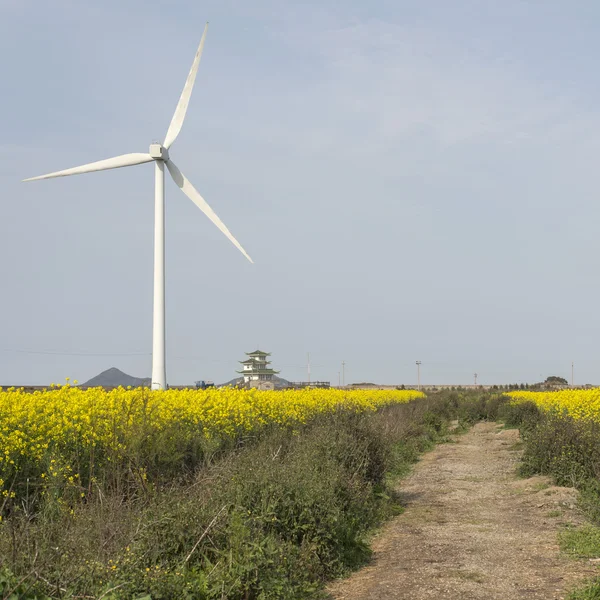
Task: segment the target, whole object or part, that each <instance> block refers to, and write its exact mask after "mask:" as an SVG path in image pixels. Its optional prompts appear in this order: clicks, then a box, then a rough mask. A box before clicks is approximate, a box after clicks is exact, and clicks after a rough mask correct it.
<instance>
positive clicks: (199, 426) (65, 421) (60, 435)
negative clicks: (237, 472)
mask: <svg viewBox="0 0 600 600" xmlns="http://www.w3.org/2000/svg"><path fill="white" fill-rule="evenodd" d="M421 396H423V394H422V393H420V392H415V391H412V390H406V391H404V390H389V391H388V390H352V391H344V390H337V389H302V390H286V391H258V390H241V389H235V388H220V389H208V390H193V389H186V390H167V391H149V390H140V389H124V388H118V389H115V390H112V391H105V390H104V389H102V388H93V389H88V390H81V389H79V388H77V387H73V386H70V385H65V386H60V387H53V388H51V389H47V390H44V391H37V392H33V393H27V392H25V391H24V390H22V389H14V388H11V389H7V390H2V389H1V388H0V491H1V490H3V493H4V495H7V494H10V493H11V492H10V491H9V490H10V486H11V481H12V480H18V481H20V480H22V479H23V477H24V476H25V475H27V477H29V474H30V475H31V476H32V477H35V478H39V477H42V478H45V477H47V478H50V479H52V477H55V478H56V477H59V476H60V478H62V479H68V480H70V481H71V482H73V481H76V478H77V477H83V476H87V477H88V478H89V477H91V476H92V473H91V472H90V470H91V468H92V467H91V466H90V465H91V464H92V463H95V464H98V461H100V460H103V461H104V462H105V464H106V461H109V462H110V461H112V463H113V464H114V463H115V462H118V461H123V460H124V459H127V460H129V461H130V462H135V458H136V456H139V453H140V452H145V453H146V454H145V455H144V456H145V458H147V456H148V451H147V448H148V446H150V445H151V444H152V443H153V440H154V443H155V445H156V444H159V445H160V446H161V449H160V450H159V452H160V451H162V450H163V449H164V448H163V447H164V446H168V448H167V450H169V451H171V450H172V449H173V448H175V450H176V451H178V452H180V453H184V452H186V451H188V448H189V447H190V446H193V444H194V443H197V441H198V440H199V439H200V440H208V441H210V440H223V439H232V438H233V439H235V438H238V437H240V436H244V435H250V434H253V433H256V432H258V431H259V430H260V429H262V428H264V427H265V426H270V425H271V426H294V425H299V424H302V423H306V422H307V421H309V420H310V419H311V418H313V417H315V416H316V415H319V414H321V413H327V412H332V411H334V410H336V409H338V408H339V407H344V408H346V409H349V410H352V411H357V412H363V411H374V410H377V409H378V408H380V407H383V406H386V405H389V404H394V403H404V402H408V401H410V400H412V399H415V398H418V397H421ZM156 440H159V441H158V442H156ZM215 443H217V442H215ZM186 444H188V446H186ZM182 448H183V449H184V450H182ZM167 450H165V452H166V451H167ZM136 453H137V454H136ZM139 462H142V463H143V462H145V461H138V463H139ZM155 462H156V461H155ZM82 465H83V466H82ZM92 466H93V464H92ZM84 467H85V468H84ZM82 474H83V475H82ZM11 478H12V480H11ZM0 504H1V502H0Z"/></svg>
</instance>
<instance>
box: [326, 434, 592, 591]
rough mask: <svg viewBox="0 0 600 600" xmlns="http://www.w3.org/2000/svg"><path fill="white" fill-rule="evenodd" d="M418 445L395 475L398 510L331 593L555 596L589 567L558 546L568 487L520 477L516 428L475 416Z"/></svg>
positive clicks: (571, 499) (571, 507)
mask: <svg viewBox="0 0 600 600" xmlns="http://www.w3.org/2000/svg"><path fill="white" fill-rule="evenodd" d="M456 442H457V443H451V444H442V445H440V446H438V447H437V448H436V449H435V450H433V451H432V452H430V453H428V454H426V455H425V456H424V457H423V460H421V461H420V462H419V463H418V464H417V465H416V467H415V470H414V472H413V473H412V474H411V475H410V476H409V477H408V478H407V479H405V480H403V481H402V482H401V484H400V492H401V494H402V496H403V499H404V503H405V504H406V511H405V512H404V513H403V514H402V515H400V516H399V517H397V518H396V519H394V520H393V521H392V522H390V523H389V524H388V525H387V526H386V527H385V528H384V529H383V530H382V532H381V533H380V534H379V535H378V536H377V538H376V539H375V541H374V544H373V546H374V550H375V553H374V557H373V561H372V563H371V564H370V565H369V566H367V567H366V568H364V569H362V570H361V571H358V572H357V573H355V574H354V575H353V576H351V577H350V578H349V579H346V580H343V581H339V582H335V583H334V584H332V585H331V586H330V588H329V591H330V593H331V594H332V597H333V598H335V599H336V600H367V599H381V600H385V599H387V598H389V599H391V600H395V599H400V598H402V599H404V598H406V599H410V600H422V599H425V598H427V599H431V598H435V599H452V600H475V599H477V600H479V599H485V600H496V599H497V600H500V599H501V600H513V599H514V600H516V599H523V598H527V599H532V600H538V599H539V600H557V599H561V598H564V597H565V594H566V592H568V591H570V590H572V589H573V587H575V586H576V585H578V584H580V582H581V581H582V580H583V579H586V578H589V577H591V576H593V575H595V574H597V570H596V569H595V568H594V567H593V566H592V565H590V563H586V562H584V561H574V560H570V559H567V558H564V557H562V556H560V555H559V552H558V546H557V543H556V534H557V531H558V529H559V527H560V524H561V523H565V522H567V521H568V522H571V523H577V522H578V520H579V517H578V515H577V512H576V510H575V493H574V491H573V490H570V489H567V488H558V487H554V486H550V485H549V483H548V480H547V479H546V478H542V477H533V478H531V479H527V480H524V479H518V478H517V477H516V475H515V468H516V465H517V462H518V460H519V454H520V452H519V450H518V449H517V447H518V444H517V442H518V432H517V431H514V430H503V429H500V428H499V427H498V426H497V425H496V424H493V423H481V424H479V425H476V426H475V427H474V428H473V429H472V430H471V431H470V432H468V433H467V434H465V435H463V436H458V437H457V438H456Z"/></svg>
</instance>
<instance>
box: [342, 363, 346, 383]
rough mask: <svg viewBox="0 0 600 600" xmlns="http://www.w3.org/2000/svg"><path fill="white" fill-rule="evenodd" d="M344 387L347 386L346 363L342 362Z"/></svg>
mask: <svg viewBox="0 0 600 600" xmlns="http://www.w3.org/2000/svg"><path fill="white" fill-rule="evenodd" d="M342 385H346V362H345V361H342Z"/></svg>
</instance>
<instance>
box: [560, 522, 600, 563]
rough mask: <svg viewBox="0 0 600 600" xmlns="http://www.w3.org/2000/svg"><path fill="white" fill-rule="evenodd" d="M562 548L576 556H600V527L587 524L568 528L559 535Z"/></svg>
mask: <svg viewBox="0 0 600 600" xmlns="http://www.w3.org/2000/svg"><path fill="white" fill-rule="evenodd" d="M558 543H559V545H560V549H561V550H562V551H563V552H566V553H567V554H569V555H570V556H573V557H575V558H598V557H600V527H595V526H594V525H585V526H583V527H579V528H577V529H567V530H565V531H562V532H561V533H560V534H559V536H558Z"/></svg>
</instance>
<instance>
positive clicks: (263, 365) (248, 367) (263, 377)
mask: <svg viewBox="0 0 600 600" xmlns="http://www.w3.org/2000/svg"><path fill="white" fill-rule="evenodd" d="M246 356H248V358H247V359H246V360H241V361H240V364H241V365H242V370H241V371H236V372H237V373H240V374H241V375H243V377H244V383H245V384H246V385H249V386H250V387H258V388H265V389H273V375H276V374H277V373H279V371H274V370H273V369H271V367H270V366H269V365H270V364H271V361H270V360H267V356H271V354H270V353H269V352H262V351H261V350H255V351H254V352H246Z"/></svg>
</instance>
